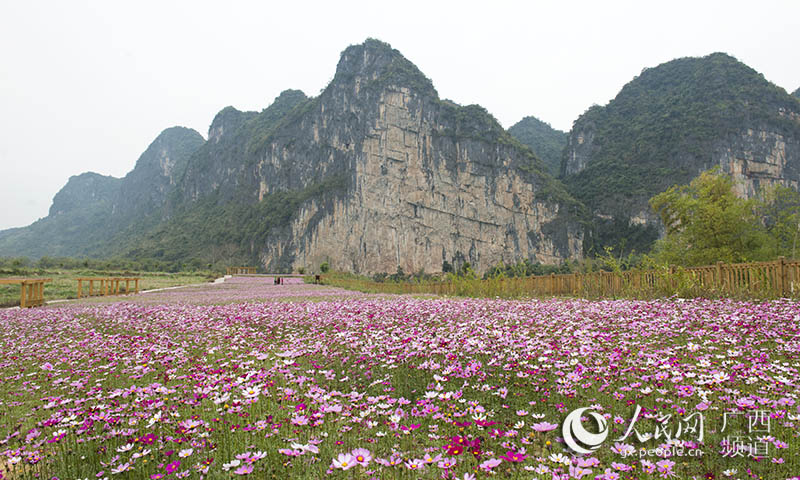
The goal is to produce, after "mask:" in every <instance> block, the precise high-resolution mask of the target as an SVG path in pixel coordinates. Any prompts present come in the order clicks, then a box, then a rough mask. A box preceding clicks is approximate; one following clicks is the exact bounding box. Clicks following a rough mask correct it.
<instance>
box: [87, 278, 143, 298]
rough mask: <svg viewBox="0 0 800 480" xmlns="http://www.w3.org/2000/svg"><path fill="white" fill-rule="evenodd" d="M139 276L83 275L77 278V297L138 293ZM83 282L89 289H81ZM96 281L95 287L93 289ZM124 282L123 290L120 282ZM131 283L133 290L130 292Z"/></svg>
mask: <svg viewBox="0 0 800 480" xmlns="http://www.w3.org/2000/svg"><path fill="white" fill-rule="evenodd" d="M140 279H141V278H140V277H83V278H78V279H77V280H78V298H81V297H93V296H100V295H119V294H123V293H139V280H140ZM83 282H88V287H89V291H88V292H87V291H85V290H84V289H83ZM95 282H97V289H95V287H94V286H95ZM123 282H125V290H124V291H123V290H122V283H123ZM131 283H133V292H131Z"/></svg>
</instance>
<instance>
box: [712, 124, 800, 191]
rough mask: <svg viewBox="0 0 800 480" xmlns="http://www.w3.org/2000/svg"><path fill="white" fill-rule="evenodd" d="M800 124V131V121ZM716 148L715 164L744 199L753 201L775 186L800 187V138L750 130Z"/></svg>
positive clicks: (718, 144)
mask: <svg viewBox="0 0 800 480" xmlns="http://www.w3.org/2000/svg"><path fill="white" fill-rule="evenodd" d="M796 121H797V122H798V126H799V127H800V117H797V119H796ZM714 147H715V148H714V151H713V153H712V163H713V164H717V165H719V166H720V167H721V170H722V171H723V172H725V173H728V174H730V175H731V176H732V177H733V178H734V179H735V181H736V184H735V188H736V189H737V192H738V193H739V195H741V196H742V197H746V198H750V197H753V196H755V195H756V194H757V192H758V191H759V189H761V188H763V187H768V186H771V185H774V184H782V185H786V186H790V187H792V188H795V189H797V188H798V187H799V186H800V137H796V136H789V135H785V134H783V133H778V132H775V131H771V130H768V129H759V130H754V129H751V128H748V129H747V130H746V131H743V132H741V133H740V134H739V135H731V136H730V137H729V138H726V139H724V140H720V141H718V142H716V144H715V146H714Z"/></svg>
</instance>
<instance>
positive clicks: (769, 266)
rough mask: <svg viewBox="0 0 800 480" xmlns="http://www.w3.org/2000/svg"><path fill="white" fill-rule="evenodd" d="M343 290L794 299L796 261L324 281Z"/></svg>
mask: <svg viewBox="0 0 800 480" xmlns="http://www.w3.org/2000/svg"><path fill="white" fill-rule="evenodd" d="M326 277H327V276H323V278H322V279H323V283H330V284H333V285H336V286H339V287H343V288H351V289H356V290H366V291H376V292H385V293H405V294H414V293H432V294H436V295H461V296H480V297H495V296H500V297H506V298H508V297H530V296H562V295H566V296H574V297H604V298H608V297H620V296H630V297H639V296H643V297H651V296H663V295H674V294H680V295H687V296H701V295H709V296H749V297H761V298H766V297H797V296H800V261H798V260H786V259H785V258H783V257H780V258H779V259H778V260H776V261H774V262H757V263H737V264H725V263H722V262H719V263H717V264H715V265H710V266H704V267H689V268H681V267H669V268H668V269H667V268H664V269H661V270H630V271H625V272H591V273H570V274H551V275H540V276H531V277H524V278H491V279H486V280H478V279H461V278H457V279H455V280H453V281H446V280H439V281H436V280H434V281H423V282H372V281H365V280H361V279H356V278H346V277H344V278H332V277H330V278H326Z"/></svg>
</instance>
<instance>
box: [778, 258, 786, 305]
mask: <svg viewBox="0 0 800 480" xmlns="http://www.w3.org/2000/svg"><path fill="white" fill-rule="evenodd" d="M786 273H787V272H786V257H783V256H780V257H778V293H779V294H780V296H781V297H783V296H785V295H786V284H787V283H788V282H787V281H786Z"/></svg>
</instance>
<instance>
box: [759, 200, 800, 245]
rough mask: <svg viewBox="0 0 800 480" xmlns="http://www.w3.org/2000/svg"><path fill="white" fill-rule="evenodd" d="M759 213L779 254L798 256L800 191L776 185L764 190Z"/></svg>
mask: <svg viewBox="0 0 800 480" xmlns="http://www.w3.org/2000/svg"><path fill="white" fill-rule="evenodd" d="M759 200H760V203H759V206H758V215H759V217H760V218H761V219H762V221H763V223H764V226H765V227H766V228H767V232H768V233H769V236H770V239H771V241H772V242H773V248H774V250H775V253H776V254H777V255H782V256H785V257H789V258H797V247H798V240H800V193H798V192H797V190H795V189H793V188H789V187H786V186H783V185H775V186H773V187H771V188H769V189H766V190H765V191H764V192H762V195H761V198H760V199H759Z"/></svg>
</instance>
